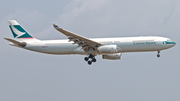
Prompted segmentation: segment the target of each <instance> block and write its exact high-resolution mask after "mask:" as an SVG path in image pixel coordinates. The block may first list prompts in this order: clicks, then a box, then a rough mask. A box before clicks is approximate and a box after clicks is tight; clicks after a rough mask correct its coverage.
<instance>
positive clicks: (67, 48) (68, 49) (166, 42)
mask: <svg viewBox="0 0 180 101" xmlns="http://www.w3.org/2000/svg"><path fill="white" fill-rule="evenodd" d="M90 40H93V41H96V42H99V43H103V44H111V45H113V44H114V45H117V46H118V51H117V52H116V53H123V52H146V51H160V50H164V49H168V48H171V47H173V46H174V45H175V44H176V43H175V42H173V41H171V40H170V39H169V38H165V37H155V36H150V37H122V38H93V39H90ZM23 42H24V41H23ZM26 43H27V46H26V47H24V49H28V50H31V51H36V52H41V53H47V54H57V55H63V54H64V55H66V54H81V55H87V54H89V53H93V54H95V55H104V54H108V53H100V52H98V51H93V50H90V51H86V52H85V51H84V50H83V49H81V48H82V47H80V46H78V45H77V44H73V42H68V40H44V41H41V40H27V41H26ZM11 45H12V44H11Z"/></svg>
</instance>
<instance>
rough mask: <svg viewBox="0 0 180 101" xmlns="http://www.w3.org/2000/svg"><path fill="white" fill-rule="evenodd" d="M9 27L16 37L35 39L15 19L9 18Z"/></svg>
mask: <svg viewBox="0 0 180 101" xmlns="http://www.w3.org/2000/svg"><path fill="white" fill-rule="evenodd" d="M8 23H9V27H10V29H11V31H12V34H13V36H14V38H15V39H35V38H34V37H32V36H31V35H30V34H29V33H28V32H27V31H26V30H25V29H24V28H22V27H21V25H20V24H19V23H18V22H17V21H15V20H9V21H8Z"/></svg>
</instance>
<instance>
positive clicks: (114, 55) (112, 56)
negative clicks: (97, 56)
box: [102, 53, 122, 60]
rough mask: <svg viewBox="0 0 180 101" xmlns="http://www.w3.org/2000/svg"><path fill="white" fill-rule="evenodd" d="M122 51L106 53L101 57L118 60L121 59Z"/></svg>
mask: <svg viewBox="0 0 180 101" xmlns="http://www.w3.org/2000/svg"><path fill="white" fill-rule="evenodd" d="M121 56H122V53H116V54H108V55H102V58H103V59H109V60H119V59H121Z"/></svg>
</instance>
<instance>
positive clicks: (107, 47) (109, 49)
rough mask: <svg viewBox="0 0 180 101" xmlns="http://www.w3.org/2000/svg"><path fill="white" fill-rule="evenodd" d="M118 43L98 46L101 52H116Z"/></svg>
mask: <svg viewBox="0 0 180 101" xmlns="http://www.w3.org/2000/svg"><path fill="white" fill-rule="evenodd" d="M117 48H118V47H117V45H104V46H100V47H98V49H97V50H98V51H99V52H100V53H116V52H117Z"/></svg>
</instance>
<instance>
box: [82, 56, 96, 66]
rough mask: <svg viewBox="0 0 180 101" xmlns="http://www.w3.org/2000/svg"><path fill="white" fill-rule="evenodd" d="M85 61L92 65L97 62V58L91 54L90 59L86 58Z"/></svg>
mask: <svg viewBox="0 0 180 101" xmlns="http://www.w3.org/2000/svg"><path fill="white" fill-rule="evenodd" d="M84 60H85V61H87V63H88V64H89V65H91V64H92V62H96V58H95V56H94V55H92V54H89V55H88V57H85V58H84Z"/></svg>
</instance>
